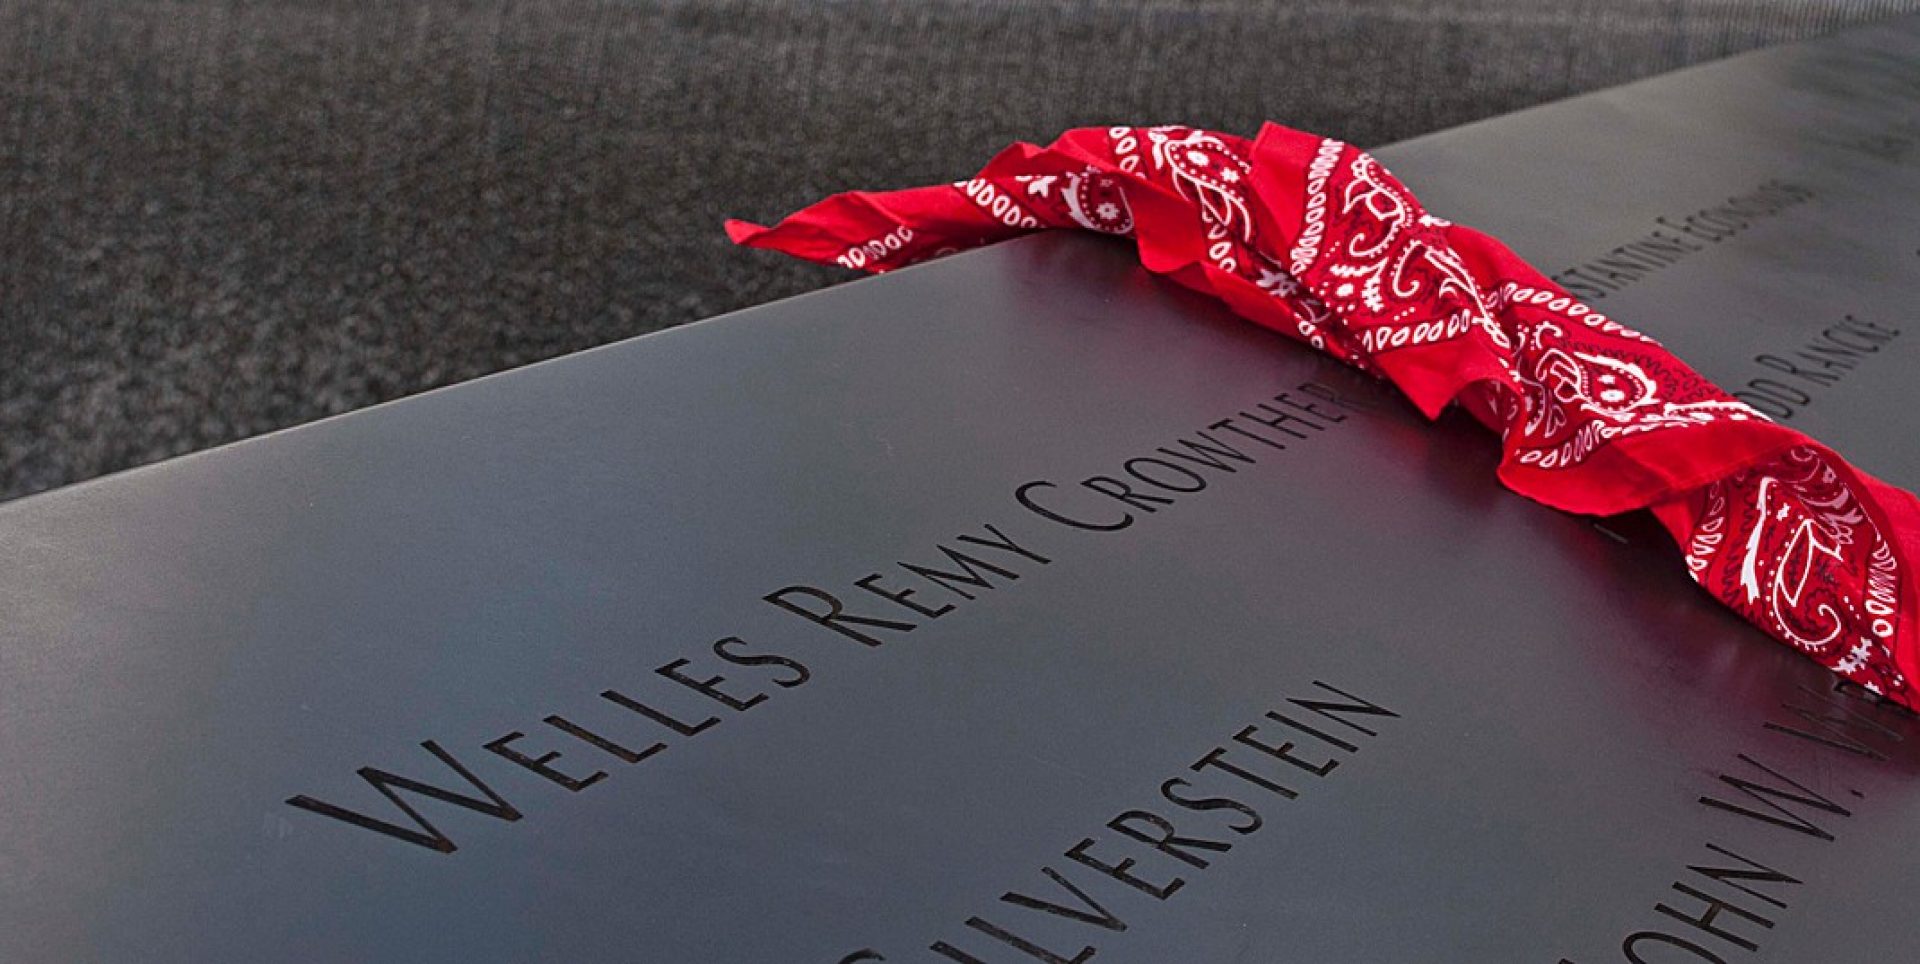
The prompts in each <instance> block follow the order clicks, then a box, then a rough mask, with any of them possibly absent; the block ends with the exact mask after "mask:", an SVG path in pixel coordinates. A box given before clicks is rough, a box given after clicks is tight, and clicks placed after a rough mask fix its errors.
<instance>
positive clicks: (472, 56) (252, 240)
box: [0, 0, 1920, 498]
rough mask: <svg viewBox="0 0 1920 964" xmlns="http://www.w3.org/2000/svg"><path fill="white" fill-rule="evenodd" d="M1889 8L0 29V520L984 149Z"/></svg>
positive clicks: (288, 7)
mask: <svg viewBox="0 0 1920 964" xmlns="http://www.w3.org/2000/svg"><path fill="white" fill-rule="evenodd" d="M1916 8H1920V2H1868V0H1854V2H1833V3H1816V2H1802V0H1758V2H1743V3H1734V2H1724V0H1723V2H1598V0H1587V2H1582V0H1552V2H1543V3H1533V4H1526V5H1514V4H1508V3H1502V2H1495V0H1479V2H1475V0H1449V2H1440V3H1390V2H1361V3H1333V2H1312V3H1265V2H1258V0H1179V2H1174V0H1155V2H1129V3H1115V2H1093V0H1072V2H1069V0H1055V2H1036V3H1011V2H1000V3H987V2H957V0H923V2H872V0H837V2H829V0H794V2H784V3H782V2H768V0H761V2H697V3H689V2H659V0H630V2H601V0H552V2H545V3H509V2H494V3H487V2H478V0H423V2H409V3H346V2H332V0H329V2H315V0H254V2H155V0H0V498H6V497H13V496H18V495H22V494H26V493H29V492H33V491H37V490H40V489H44V488H48V487H51V486H55V485H60V484H63V483H66V482H71V481H75V480H79V479H84V478H87V477H90V476H94V475H98V474H101V473H104V472H109V471H113V470H116V469H121V468H125V467H128V466H132V465H136V464H140V463H143V462H148V461H152V460H155V459H159V458H163V457H166V456H169V455H175V454H179V453H182V452H187V451H192V450H194V449H198V448H203V447H206V446H209V445H214V444H218V443H221V442H225V441H230V440H233V439H236V438H241V437H244V436H248V435H252V434H256V433H259V432H263V431H268V430H271V429H275V428H279V427H283V426H287V425H291V424H295V423H298V422H302V421H306V420H309V419H313V418H318V417H320V416H323V415H328V414H332V413H335V412H341V411H345V410H348V409H352V408H357V407H360V406H364V405H368V404H372V403H375V402H379V401H383V400H386V399H390V398H394V397H397V396H400V395H405V394H409V393H412V392H417V391H421V390H424V389H427V388H431V387H434V386H437V385H444V384H447V383H449V382H454V381H459V380H462V379H467V378H472V377H475V376H478V375H482V374H485V373H487V372H491V371H496V370H498V369H502V368H506V367H510V366H513V365H519V364H524V363H526V362H530V361H534V360H537V359H541V358H546V357H550V356H553V355H557V354H561V353H563V352H569V351H574V350H578V349H581V348H586V347H589V346H592V345H596V344H600V343H603V342H607V341H611V340H614V339H618V338H623V337H627V336H630V335H635V334H640V333H643V332H648V331H653V330H656V329H659V328H663V327H667V326H670V325H674V324H678V323H681V322H685V321H689V320H693V319H697V318H701V317H705V316H708V315H712V314H716V313H719V312H722V311H726V310H729V309H732V308H737V307H740V306H743V305H748V304H753V303H756V302H762V301H767V300H769V299H773V298H778V297H783V296H786V295H791V294H795V293H797V292H801V291H805V290H807V289H810V288H814V287H818V286H820V285H824V284H828V283H831V282H833V281H834V280H837V279H838V278H840V277H841V276H840V275H839V274H837V273H835V272H829V271H825V270H822V269H817V268H812V267H808V266H804V265H800V264H797V263H794V262H792V261H788V260H785V259H782V258H780V257H778V256H775V255H770V254H766V253H762V252H747V251H739V250H735V249H733V248H731V247H730V246H729V245H728V244H727V243H726V240H725V238H724V236H723V235H722V233H721V231H720V222H721V220H722V219H723V218H725V217H727V216H743V217H749V218H755V219H769V218H773V217H777V216H778V215H780V214H782V213H784V212H786V211H788V210H790V209H792V208H794V207H796V206H798V205H800V204H803V203H805V202H807V201H809V200H811V199H814V198H817V197H819V196H821V195H823V194H827V193H829V192H832V191H836V190H841V189H846V188H851V187H856V186H873V187H877V186H889V185H901V186H903V185H908V184H914V183H920V182H927V181H935V180H942V179H947V178H951V177H954V176H957V175H960V174H962V173H965V172H967V171H970V170H971V169H972V167H973V166H974V165H976V164H978V163H979V162H980V161H982V160H983V159H984V158H986V157H987V156H988V155H989V154H990V153H991V152H992V151H994V150H995V149H997V148H998V147H1000V146H1001V145H1003V144H1004V143H1005V142H1007V141H1009V140H1012V139H1017V138H1026V139H1045V138H1047V137H1050V136H1051V135H1052V134H1053V133H1055V132H1057V131H1058V130H1060V129H1062V128H1066V127H1071V126H1076V125H1082V124H1104V123H1110V122H1135V123H1139V122H1146V123H1158V122H1182V123H1191V124H1197V125H1204V126H1210V127H1217V128H1222V129H1228V130H1239V131H1251V130H1252V129H1254V128H1255V127H1256V126H1257V125H1258V124H1259V122H1260V121H1261V120H1263V119H1267V118H1271V119H1275V120H1279V121H1282V122H1285V123H1288V124H1292V125H1295V126H1299V127H1305V128H1310V129H1314V130H1319V131H1324V132H1327V133H1330V134H1335V135H1338V136H1341V137H1344V138H1347V139H1349V140H1353V141H1355V142H1358V143H1362V144H1379V143H1383V142H1386V141H1390V140H1394V139H1398V138H1401V137H1405V136H1410V135H1413V134H1417V133H1421V132H1424V131H1428V130H1432V129H1435V128H1439V127H1443V126H1447V125H1451V124H1456V123H1461V122H1464V121H1468V120H1472V119H1475V118H1479V117H1484V116H1488V115H1491V114H1497V113H1501V112H1504V111H1509V110H1513V109H1515V108H1519V107H1523V106H1526V105H1529V104H1533V103H1537V102H1540V101H1545V100H1550V99H1553V98H1557V97H1561V96H1565V95H1568V94H1572V93H1576V92H1579V91H1584V90H1588V89H1592V88H1595V87H1600V86H1604V85H1608V84H1612V83H1616V82H1620V81H1624V80H1628V79H1631V78H1635V77H1639V76H1643V75H1647V74H1652V73H1656V72H1659V71H1663V70H1667V69H1671V68H1674V67H1678V66H1681V65H1684V64H1688V63H1692V62H1695V61H1700V60H1704V59H1708V58H1712V57H1717V56H1721V55H1724V54H1728V53H1733V52H1736V51H1739V50H1743V49H1747V48H1751V47H1755V46H1760V45H1763V44H1768V43H1774V42H1778V41H1785V40H1789V39H1794V38H1799V37H1804V36H1809V35H1814V34H1819V33H1823V32H1826V31H1829V30H1832V29H1835V28H1838V27H1840V26H1843V25H1846V24H1850V23H1855V22H1861V21H1866V20H1871V19H1876V18H1878V17H1881V16H1885V15H1889V14H1892V13H1895V12H1899V11H1903V10H1911V9H1916ZM643 414H644V413H636V417H642V416H643Z"/></svg>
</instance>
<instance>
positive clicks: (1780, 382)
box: [0, 19, 1920, 964]
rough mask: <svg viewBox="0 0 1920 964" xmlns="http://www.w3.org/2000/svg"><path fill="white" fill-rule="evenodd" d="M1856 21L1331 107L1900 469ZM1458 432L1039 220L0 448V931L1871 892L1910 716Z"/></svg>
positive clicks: (1886, 254)
mask: <svg viewBox="0 0 1920 964" xmlns="http://www.w3.org/2000/svg"><path fill="white" fill-rule="evenodd" d="M1917 58H1920V20H1917V19H1906V20H1898V21H1893V22H1891V23H1889V24H1887V25H1884V26H1882V27H1879V28H1873V29H1867V30H1862V31H1856V32H1852V33H1848V34H1843V35H1840V36H1838V37H1835V38H1832V39H1829V40H1826V41H1821V42H1817V43H1813V44H1807V45H1801V46H1796V47H1788V48H1780V49H1776V50H1772V51H1765V52H1761V53H1757V54H1753V55H1748V56H1745V57H1742V58H1738V59H1735V60H1732V61H1728V62H1724V63H1721V64H1716V65H1710V66H1707V67H1703V68H1696V69H1692V70H1688V71H1684V72H1682V73H1679V74H1675V75H1671V76H1669V77H1665V78H1660V79H1657V80H1654V81H1650V82H1646V83H1641V84H1635V85H1632V86H1629V87H1625V88H1621V89H1619V90H1616V91H1611V92H1607V93H1603V94H1599V95H1594V96H1589V97H1584V98H1579V99H1576V100H1572V101H1568V102H1564V103H1561V104H1556V105H1551V106H1548V107H1544V108H1540V109H1536V110H1531V111H1526V112H1523V113H1520V114H1516V115H1512V116H1509V117H1504V118H1500V119H1497V120H1493V121H1488V122H1484V123H1481V124H1475V125H1471V126H1468V127H1465V128H1462V129H1459V130H1455V131H1450V132H1446V133H1443V134H1438V135H1434V136H1431V137H1427V138H1422V139H1419V140H1416V141H1412V142H1409V143H1406V144H1402V145H1397V146H1395V147H1391V148H1388V149H1385V150H1382V151H1380V152H1379V155H1380V157H1381V158H1382V159H1383V160H1384V161H1386V162H1387V163H1388V165H1389V166H1391V167H1393V168H1394V170H1395V171H1396V173H1398V174H1399V175H1400V176H1401V177H1402V178H1403V179H1405V180H1406V181H1407V182H1408V184H1409V185H1410V186H1411V187H1412V188H1413V189H1414V190H1415V191H1416V192H1417V193H1418V194H1419V195H1420V196H1421V197H1422V198H1423V199H1424V200H1425V201H1427V203H1428V204H1429V206H1430V207H1431V208H1432V209H1433V210H1434V211H1435V212H1436V213H1438V214H1441V215H1443V216H1446V217H1449V218H1453V219H1457V220H1459V221H1462V222H1465V223H1469V224H1473V225H1475V226H1477V227H1481V228H1484V229H1487V230H1490V231H1492V232H1493V233H1495V234H1496V235H1499V236H1500V237H1502V238H1503V239H1504V240H1506V241H1507V242H1509V243H1510V244H1512V245H1513V246H1514V247H1515V249H1516V250H1518V251H1520V252H1521V253H1522V254H1523V255H1525V256H1527V257H1528V258H1529V259H1531V260H1533V261H1534V262H1535V263H1537V264H1540V265H1541V266H1542V267H1543V268H1547V269H1548V270H1550V271H1560V272H1561V278H1562V280H1563V283H1565V284H1567V285H1568V286H1569V287H1575V288H1576V289H1577V290H1582V293H1583V294H1585V295H1587V296H1588V297H1590V298H1593V299H1595V300H1596V302H1597V303H1598V304H1600V305H1602V306H1603V310H1606V311H1607V312H1608V313H1609V314H1611V315H1614V316H1616V317H1619V318H1622V319H1625V320H1628V321H1629V322H1631V323H1633V324H1635V325H1636V326H1638V327H1641V328H1643V329H1645V330H1647V331H1649V332H1650V333H1652V334H1654V335H1656V336H1658V337H1660V338H1661V339H1663V340H1664V341H1665V342H1666V343H1667V344H1668V345H1669V346H1671V347H1672V348H1673V349H1674V350H1675V351H1676V353H1677V354H1679V355H1680V356H1681V357H1682V358H1685V359H1687V360H1688V361H1690V362H1691V363H1693V364H1694V365H1695V366H1696V367H1698V368H1699V369H1700V370H1702V371H1703V372H1705V373H1706V374H1708V375H1709V376H1711V377H1713V378H1715V379H1717V380H1719V381H1720V382H1721V383H1722V384H1723V385H1726V386H1727V387H1729V388H1730V389H1733V388H1737V389H1738V390H1740V391H1742V392H1744V393H1747V395H1748V396H1751V398H1758V399H1763V400H1765V402H1766V405H1771V406H1773V408H1771V409H1769V411H1772V412H1773V413H1774V414H1775V416H1776V417H1779V418H1783V419H1790V420H1791V422H1792V424H1794V425H1796V426H1799V427H1802V428H1804V429H1805V430H1806V431H1808V432H1809V433H1811V434H1813V435H1814V436H1816V437H1818V438H1820V439H1821V440H1822V441H1825V442H1827V443H1829V444H1831V445H1834V446H1836V447H1837V448H1839V449H1840V450H1841V451H1843V452H1845V453H1846V454H1847V455H1848V456H1849V457H1851V458H1853V459H1854V460H1855V461H1856V462H1857V463H1858V464H1859V465H1861V466H1862V467H1863V468H1865V469H1867V470H1868V471H1871V472H1874V473H1876V474H1878V475H1880V476H1881V477H1883V478H1886V479H1889V480H1891V481H1894V482H1896V483H1900V484H1904V485H1907V486H1909V487H1913V486H1917V485H1920V445H1916V444H1915V443H1914V441H1913V440H1914V439H1915V438H1916V437H1920V405H1917V404H1916V400H1917V399H1916V394H1915V393H1916V388H1915V384H1916V383H1915V379H1914V372H1915V371H1916V366H1917V365H1920V347H1916V342H1920V338H1915V337H1913V336H1914V335H1915V334H1916V331H1915V329H1916V328H1917V327H1920V318H1916V317H1915V311H1916V309H1915V308H1914V307H1913V306H1914V304H1916V302H1917V300H1920V299H1916V293H1917V292H1920V229H1916V227H1915V226H1916V225H1920V121H1916V118H1917V117H1920V110H1917V109H1916V108H1920V72H1916V71H1915V70H1914V69H1913V66H1912V65H1913V64H1914V63H1915V62H1916V59H1917ZM1777 184H1784V185H1792V186H1793V187H1794V188H1796V189H1798V190H1802V191H1806V192H1810V193H1811V198H1810V200H1808V201H1807V202H1806V203H1802V204H1797V205H1794V206H1792V207H1791V208H1787V209H1783V210H1780V211H1778V212H1774V213H1770V214H1767V215H1766V216H1757V215H1752V214H1751V213H1750V212H1748V213H1743V208H1742V205H1741V203H1740V198H1742V197H1744V196H1747V195H1750V194H1752V193H1753V192H1755V191H1760V190H1764V189H1766V187H1767V186H1768V185H1777ZM1516 199H1518V200H1516ZM1743 397H1745V396H1743ZM1756 404H1761V403H1760V402H1756ZM1766 405H1762V407H1766ZM1492 453H1493V450H1492V447H1491V446H1489V445H1488V444H1487V442H1486V440H1485V439H1484V438H1483V437H1482V436H1481V435H1480V434H1478V432H1477V430H1476V429H1474V428H1473V427H1471V426H1467V425H1464V424H1457V423H1453V422H1449V421H1445V420H1443V421H1442V423H1440V424H1439V425H1434V426H1429V425H1425V424H1422V423H1421V422H1420V421H1419V420H1418V419H1417V418H1415V417H1414V416H1412V415H1411V414H1410V412H1409V411H1408V410H1407V409H1406V408H1405V407H1404V406H1403V405H1401V404H1400V403H1398V402H1397V401H1395V400H1394V399H1393V398H1391V397H1390V395H1388V394H1387V393H1386V392H1384V391H1381V390H1379V389H1377V388H1376V387H1374V386H1373V385H1372V384H1371V383H1369V382H1367V381H1365V380H1364V379H1362V378H1360V377H1358V376H1355V375H1352V374H1351V373H1349V372H1346V371H1344V370H1342V369H1340V368H1339V367H1337V366H1335V365H1333V364H1331V363H1328V362H1324V361H1322V360H1320V359H1318V358H1315V357H1314V356H1313V355H1312V354H1311V353H1310V352H1308V351H1307V350H1305V349H1303V348H1300V347H1298V346H1296V345H1293V344H1291V343H1288V342H1285V341H1283V340H1281V339H1279V338H1276V337H1273V336H1271V335H1269V334H1267V333H1264V332H1262V331H1260V330H1257V329H1255V328H1253V327H1252V326H1249V325H1245V324H1242V323H1238V322H1236V321H1234V320H1233V319H1232V318H1230V317H1228V316H1226V315H1225V313H1224V312H1223V311H1221V310H1219V309H1216V308H1215V307H1213V306H1212V305H1210V304H1208V303H1206V302H1205V301H1204V300H1203V299H1200V298H1197V297H1193V296H1190V295H1188V294H1185V293H1183V292H1180V291H1177V290H1175V289H1173V288H1172V287H1171V286H1169V285H1167V284H1164V283H1162V282H1160V281H1157V280H1155V279H1152V278H1151V277H1149V276H1147V275H1146V274H1145V273H1144V272H1142V271H1141V270H1139V269H1138V268H1137V267H1135V266H1134V263H1133V259H1132V257H1131V256H1130V254H1129V253H1128V252H1127V251H1126V250H1125V249H1124V248H1122V247H1120V246H1118V245H1117V244H1113V243H1108V242H1105V241H1101V240H1096V239H1090V238H1081V237H1064V236H1051V237H1040V238H1034V239H1029V240H1026V241H1021V242H1017V243H1012V244H1006V245H1001V246H998V247H996V248H992V249H989V250H986V251H982V252H978V253H975V254H970V255H964V256H959V257H956V258H953V259H950V260H948V261H945V262H941V263H937V264H933V265H929V266H925V267H921V268H916V269H912V270H909V271H905V272H901V273H897V274H894V275H889V276H887V277H885V278H880V279H875V280H871V281H863V282H859V283H855V284H849V285H846V286H843V287H840V288H837V289H835V290H833V291H831V292H828V293H824V294H820V295H815V296H810V297H806V298H802V299H798V300H795V301H790V302H785V303H781V304H777V305H771V306H768V307H766V308H761V309H757V310H753V311H747V312H742V313H740V314H738V315H733V316H729V317H727V318H723V319H719V320H716V321H712V322H707V323H703V324H699V325H695V326H691V327H688V328H684V329H678V330H675V331H671V332H667V333H664V334H660V335H655V336H651V337H647V338H643V339H639V340H636V341H632V342H626V343H622V344H619V345H614V346H610V347H607V348H604V349H600V350H597V351H592V352H587V353H583V354H580V355H575V356H572V357H569V358H565V359H561V360H558V361H555V362H551V363H547V364H542V365H536V366H532V367H530V368H525V369H521V370H518V371H515V372H511V373H507V374H505V375H500V376H496V377H493V378H487V379H482V380H480V381H477V382H473V383H469V384H466V385H462V386H458V387H455V388H452V389H447V390H444V391H439V392H433V393H430V394H427V395H423V396H420V397H417V398H414V399H410V400H406V401H403V402H399V403H395V404H392V405H386V406H381V407H379V408H376V409H372V410H368V411H365V412H361V413H357V414H354V415H350V416H346V417H342V418H337V419H332V420H329V421H326V422H322V423H318V424H315V425H311V426H307V427H304V428H299V429H295V430H292V431H288V432H282V433H278V434H276V435H272V436H269V437H266V438H262V439H258V440H255V441H250V442H245V443H242V444H239V445H234V446H230V447H227V448H223V449H220V450H216V451H214V452H211V453H206V454H203V455H199V456H194V457H190V458H185V459H180V460H176V461H173V462H169V463H164V464H161V465H158V466H154V467H151V468H148V469H142V470H138V471H135V472H131V473H127V474H124V475H119V476H114V477H110V478H107V479H104V480H100V481H97V482H93V483H88V484H84V485H79V486H75V487H72V488H69V489H65V490H62V491H57V492H53V493H49V494H45V495H42V496H38V497H33V498H29V499H25V500H22V501H19V502H16V503H12V504H9V505H6V506H0V546H3V547H4V552H5V558H6V566H5V568H4V569H0V614H3V618H0V761H4V762H5V764H6V766H5V771H6V777H5V784H4V790H3V791H0V958H3V959H6V960H51V959H75V958H101V959H109V960H141V961H153V960H194V961H206V960H245V961H258V960H273V959H284V958H288V957H296V958H300V959H314V960H396V961H416V960H438V959H465V960H526V959H533V958H540V957H549V958H552V959H562V960H579V959H608V960H646V961H670V962H682V961H727V962H732V961H801V962H840V961H889V962H891V961H962V962H966V961H985V962H994V964H997V962H1007V961H1035V960H1038V961H1056V962H1057V961H1072V962H1086V961H1093V960H1097V961H1099V962H1115V964H1118V962H1143V964H1144V962H1168V961H1239V960H1250V961H1251V960H1258V961H1311V962H1323V961H1462V960H1477V961H1541V962H1556V961H1563V960H1564V961H1569V962H1576V964H1592V962H1600V961H1633V960H1642V961H1649V962H1656V961H1709V962H1711V961H1726V962H1733V961H1776V962H1788V961H1792V962H1807V961H1819V962H1825V964H1833V962H1855V961H1875V960H1892V959H1900V958H1901V957H1902V956H1903V955H1906V954H1908V953H1910V948H1911V947H1912V946H1913V945H1914V943H1915V940H1916V938H1920V920H1917V919H1916V917H1915V915H1913V914H1912V913H1911V911H1910V910H1909V908H1908V899H1909V898H1910V897H1911V896H1912V895H1914V894H1920V748H1916V747H1914V746H1912V745H1911V744H1912V743H1913V742H1914V738H1915V736H1916V734H1920V726H1916V725H1915V722H1914V721H1913V720H1912V718H1910V717H1907V716H1904V715H1902V714H1899V713H1896V712H1894V711H1891V710H1887V709H1884V708H1881V707H1878V706H1876V705H1874V704H1872V703H1870V702H1866V701H1863V700H1861V699H1859V698H1858V697H1857V694H1853V693H1849V692H1845V691H1836V690H1835V689H1834V687H1833V681H1832V677H1830V676H1829V675H1828V674H1827V673H1826V672H1825V671H1824V670H1821V669H1820V668H1819V667H1817V666H1814V665H1812V664H1811V663H1808V662H1806V661H1804V660H1802V659H1800V658H1799V657H1797V656H1795V655H1794V654H1793V653H1791V652H1789V651H1787V650H1786V649H1784V648H1783V647H1781V646H1779V645H1778V644H1776V643H1773V642H1772V641H1770V640H1768V639H1767V638H1766V637H1764V636H1763V635H1761V634H1760V633H1759V632H1757V631H1755V630H1752V629H1750V628H1748V627H1746V626H1745V625H1743V624H1741V623H1739V622H1738V621H1737V620H1736V619H1735V618H1734V617H1732V616H1730V615H1727V614H1725V613H1723V612H1721V611H1720V610H1719V609H1718V608H1716V607H1715V606H1714V605H1713V604H1712V603H1711V601H1710V600H1708V599H1707V598H1706V597H1704V596H1702V595H1701V594H1699V593H1698V592H1697V591H1696V590H1694V589H1693V588H1692V586H1691V584H1690V583H1689V582H1688V581H1687V580H1686V578H1685V576H1684V575H1683V574H1682V573H1681V572H1680V571H1678V568H1677V566H1676V564H1675V563H1674V562H1673V561H1672V554H1671V551H1670V550H1669V549H1667V548H1666V547H1663V546H1659V545H1657V544H1655V543H1654V540H1656V539H1660V538H1664V536H1662V535H1660V534H1659V533H1658V532H1657V530H1656V529H1655V527H1653V526H1652V525H1650V524H1647V523H1646V522H1645V521H1644V520H1641V519H1637V518H1624V519H1614V520H1606V521H1605V522H1604V523H1602V524H1600V525H1593V524H1590V523H1587V522H1583V521H1581V520H1578V519H1574V518H1570V517H1566V516H1562V515H1559V514H1556V513H1554V512H1552V511H1549V510H1546V509H1543V508H1541V507H1538V506H1535V505H1532V504H1530V503H1527V502H1525V501H1524V500H1521V499H1519V498H1516V497H1513V496H1511V495H1510V494H1508V493H1505V492H1503V491H1502V490H1500V489H1499V488H1498V486H1497V484H1496V483H1495V482H1494V481H1493V479H1492V477H1491V475H1490V473H1488V472H1487V471H1486V469H1487V467H1488V466H1487V463H1488V460H1489V459H1490V458H1491V457H1492Z"/></svg>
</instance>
